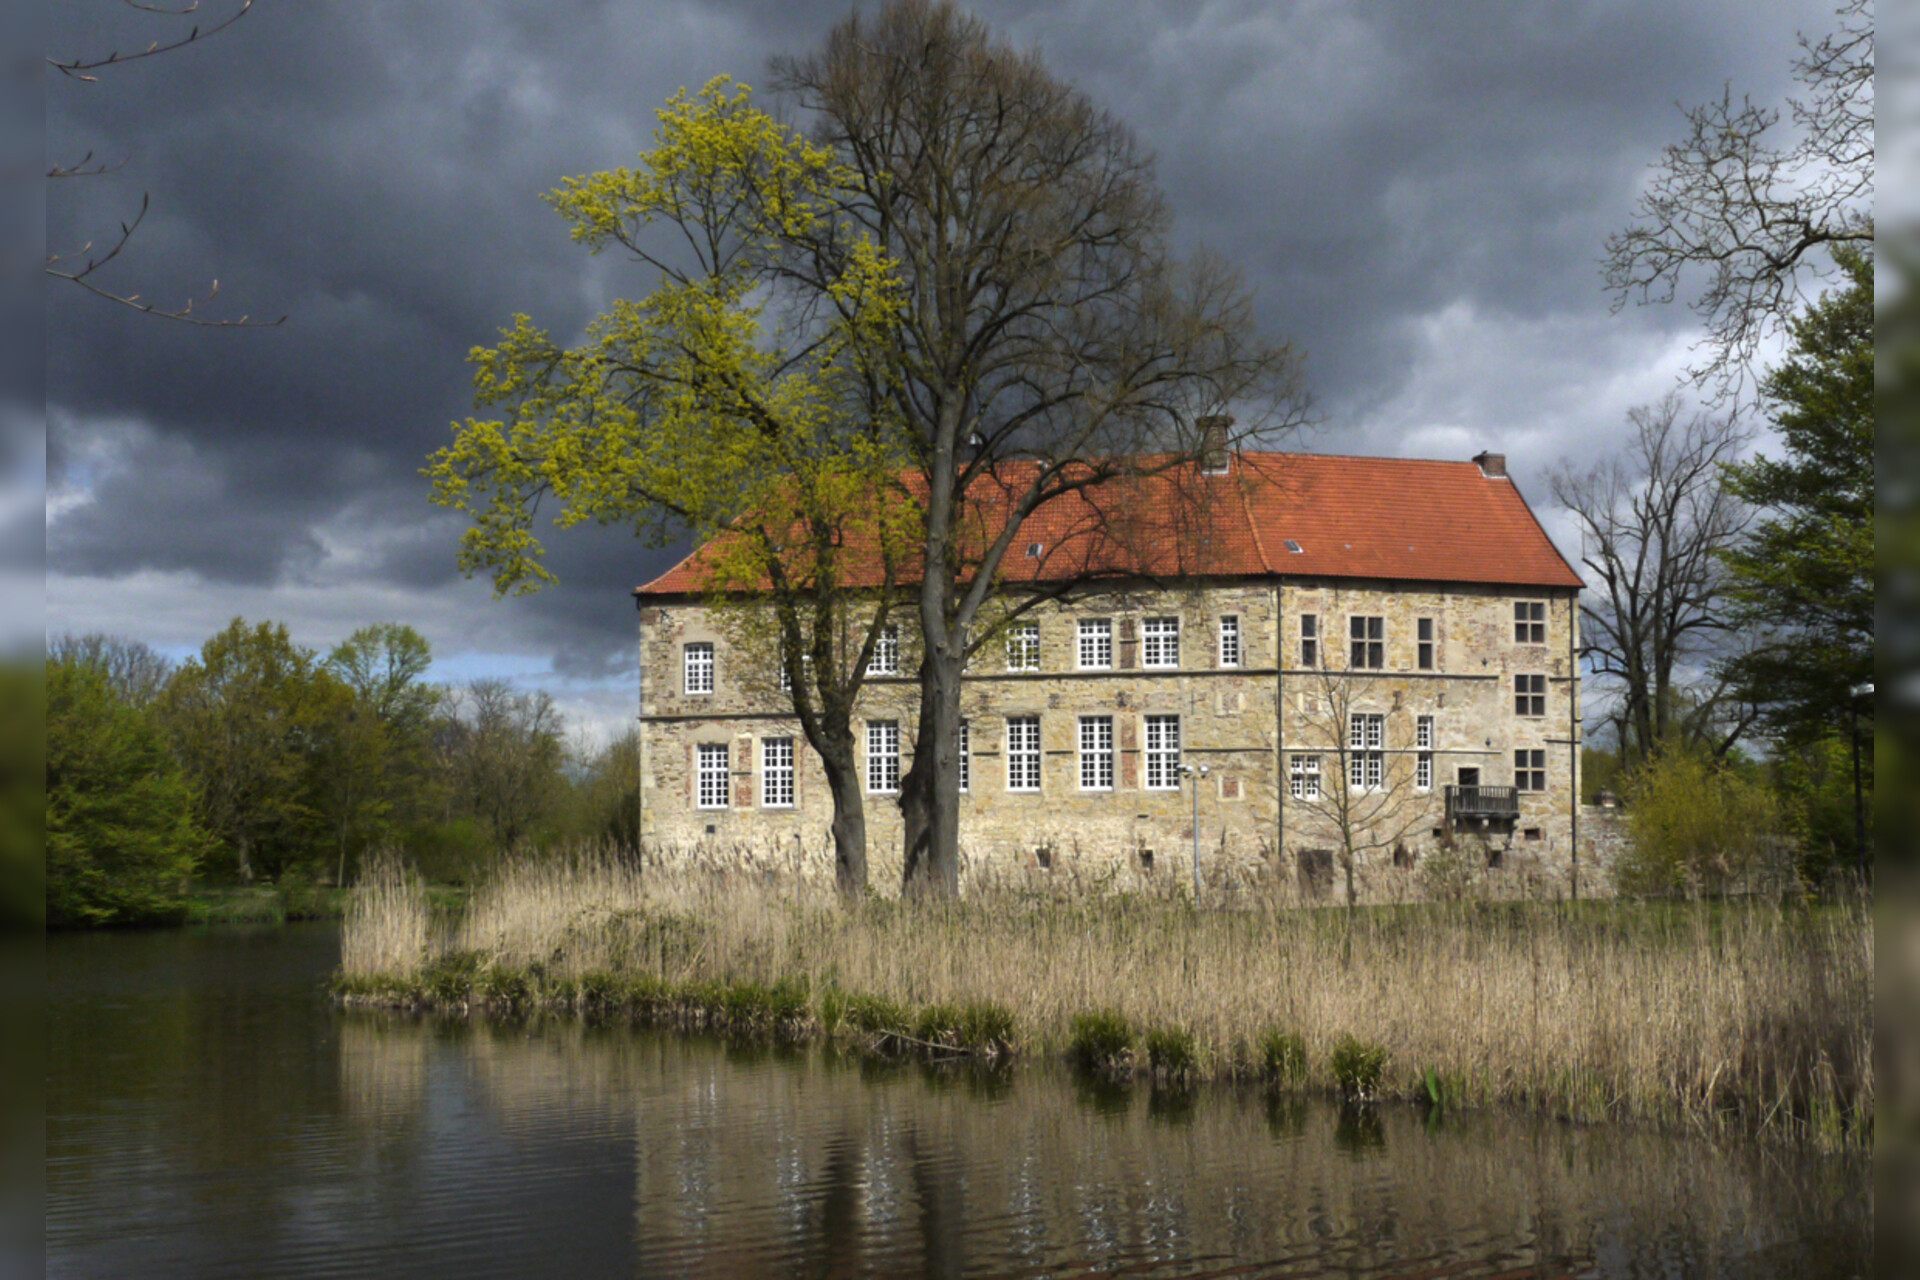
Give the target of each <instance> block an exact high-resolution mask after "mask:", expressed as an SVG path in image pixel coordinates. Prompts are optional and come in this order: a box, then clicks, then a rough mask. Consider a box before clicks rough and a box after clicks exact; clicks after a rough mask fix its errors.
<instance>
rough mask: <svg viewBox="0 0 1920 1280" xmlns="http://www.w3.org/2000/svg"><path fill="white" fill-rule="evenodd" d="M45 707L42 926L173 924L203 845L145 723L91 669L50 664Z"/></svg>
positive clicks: (188, 799) (169, 762)
mask: <svg viewBox="0 0 1920 1280" xmlns="http://www.w3.org/2000/svg"><path fill="white" fill-rule="evenodd" d="M46 698H47V703H46V805H47V808H46V841H47V844H46V849H47V855H46V856H47V863H46V868H47V881H46V909H47V920H48V923H49V924H53V925H96V924H110V923H122V922H128V921H139V920H153V919H162V918H179V917H180V916H181V915H183V914H184V912H185V908H186V903H185V900H184V889H185V887H186V884H187V881H188V879H189V878H190V877H191V876H192V874H193V869H194V866H195V864H196V863H197V861H198V860H199V858H200V857H201V855H202V854H203V853H204V852H205V851H206V848H207V843H208V842H207V836H206V833H205V832H204V831H203V830H202V829H201V828H200V826H199V824H198V823H197V822H196V821H195V819H194V814H193V793H192V791H191V789H190V788H189V787H188V785H187V782H186V779H185V777H184V776H183V775H182V773H181V770H180V767H179V765H178V764H177V763H176V762H175V760H174V758H173V756H172V754H171V753H170V752H169V751H168V750H167V746H166V742H165V740H164V739H163V738H162V736H161V734H160V732H159V730H158V728H157V727H156V726H155V724H154V723H153V720H152V718H151V716H150V715H149V713H147V712H146V711H144V710H141V709H140V708H137V707H134V706H132V705H130V704H128V703H126V702H124V701H122V700H121V699H120V698H119V697H118V696H117V695H116V694H115V693H114V691H113V689H112V688H111V686H110V685H109V684H108V681H107V678H106V676H105V675H104V674H103V673H102V672H101V671H99V670H98V669H96V668H92V667H84V666H76V665H72V664H64V663H52V662H50V663H48V664H47V667H46Z"/></svg>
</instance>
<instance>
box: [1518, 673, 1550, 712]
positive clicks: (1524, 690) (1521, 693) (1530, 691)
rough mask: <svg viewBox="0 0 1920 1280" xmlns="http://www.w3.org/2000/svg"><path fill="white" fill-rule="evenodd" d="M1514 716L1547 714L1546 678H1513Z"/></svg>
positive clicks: (1539, 676) (1532, 676)
mask: <svg viewBox="0 0 1920 1280" xmlns="http://www.w3.org/2000/svg"><path fill="white" fill-rule="evenodd" d="M1513 714H1515V715H1517V716H1544V715H1545V714H1547V678H1546V677H1545V676H1543V675H1525V676H1515V677H1514V678H1513Z"/></svg>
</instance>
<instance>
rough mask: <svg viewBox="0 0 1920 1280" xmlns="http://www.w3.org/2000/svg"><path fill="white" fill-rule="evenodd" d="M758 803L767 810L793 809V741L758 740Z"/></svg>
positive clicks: (788, 739)
mask: <svg viewBox="0 0 1920 1280" xmlns="http://www.w3.org/2000/svg"><path fill="white" fill-rule="evenodd" d="M760 803H761V804H762V805H763V806H764V807H766V808H768V809H791V808H793V739H792V738H762V739H761V740H760Z"/></svg>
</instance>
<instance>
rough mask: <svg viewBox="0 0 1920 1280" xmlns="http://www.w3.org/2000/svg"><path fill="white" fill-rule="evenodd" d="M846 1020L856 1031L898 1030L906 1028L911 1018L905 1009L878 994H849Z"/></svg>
mask: <svg viewBox="0 0 1920 1280" xmlns="http://www.w3.org/2000/svg"><path fill="white" fill-rule="evenodd" d="M846 1021H847V1025H848V1026H850V1027H853V1028H854V1029H855V1030H856V1031H868V1032H884V1031H892V1032H900V1031H904V1030H906V1028H907V1026H908V1024H909V1023H910V1022H911V1021H912V1020H911V1019H909V1018H908V1017H907V1011H906V1010H905V1009H903V1008H901V1007H900V1006H899V1005H897V1004H895V1003H894V1002H893V1001H891V1000H887V999H884V998H882V997H880V996H849V997H848V998H847V1012H846Z"/></svg>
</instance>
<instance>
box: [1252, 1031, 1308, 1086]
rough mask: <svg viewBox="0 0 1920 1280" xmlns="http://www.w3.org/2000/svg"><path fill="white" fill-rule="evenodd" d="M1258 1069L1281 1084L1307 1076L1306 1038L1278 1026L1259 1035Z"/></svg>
mask: <svg viewBox="0 0 1920 1280" xmlns="http://www.w3.org/2000/svg"><path fill="white" fill-rule="evenodd" d="M1260 1069H1261V1071H1262V1072H1264V1073H1265V1074H1266V1077H1267V1078H1268V1079H1269V1080H1274V1081H1277V1082H1278V1083H1280V1084H1283V1085H1292V1084H1299V1083H1301V1082H1302V1081H1304V1080H1305V1079H1306V1078H1307V1040H1306V1037H1305V1036H1303V1035H1300V1034H1299V1033H1298V1032H1292V1031H1281V1030H1279V1029H1278V1028H1276V1029H1274V1030H1272V1031H1269V1032H1267V1033H1266V1034H1265V1035H1264V1036H1262V1037H1260Z"/></svg>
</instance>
